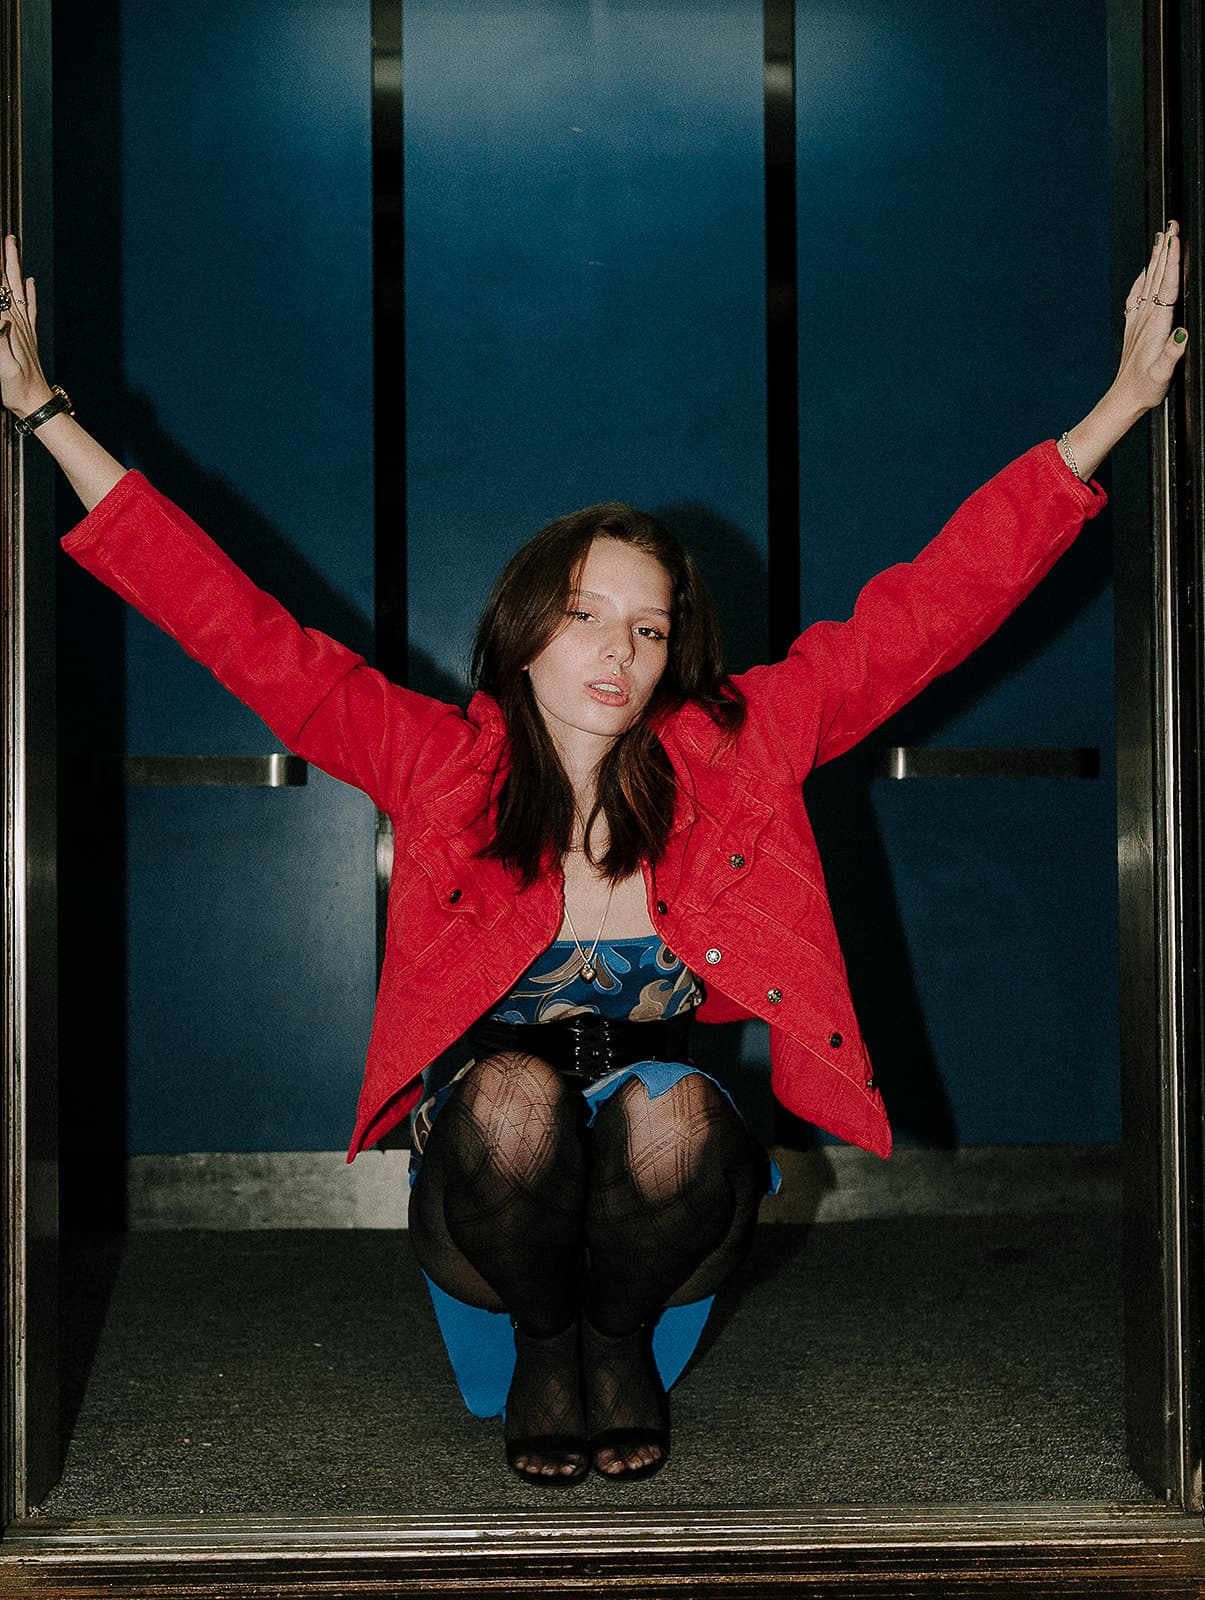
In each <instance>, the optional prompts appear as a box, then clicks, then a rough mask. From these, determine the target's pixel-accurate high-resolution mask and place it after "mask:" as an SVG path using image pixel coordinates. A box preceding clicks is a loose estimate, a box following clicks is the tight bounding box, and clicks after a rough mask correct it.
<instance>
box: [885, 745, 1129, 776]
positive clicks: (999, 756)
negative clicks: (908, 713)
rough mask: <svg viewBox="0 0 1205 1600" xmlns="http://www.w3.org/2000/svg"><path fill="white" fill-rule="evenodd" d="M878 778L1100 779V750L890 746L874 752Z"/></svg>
mask: <svg viewBox="0 0 1205 1600" xmlns="http://www.w3.org/2000/svg"><path fill="white" fill-rule="evenodd" d="M874 775H875V777H876V778H1099V777H1100V751H1099V750H1094V749H1090V748H1084V749H1066V750H1057V749H1037V748H1034V749H1018V750H950V749H944V748H940V747H936V746H933V745H913V746H909V745H898V744H897V745H889V746H888V747H887V748H886V749H884V750H879V751H877V752H876V754H875V762H874Z"/></svg>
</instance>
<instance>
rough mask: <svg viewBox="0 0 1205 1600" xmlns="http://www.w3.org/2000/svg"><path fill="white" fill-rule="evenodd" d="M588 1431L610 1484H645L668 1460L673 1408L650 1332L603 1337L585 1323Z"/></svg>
mask: <svg viewBox="0 0 1205 1600" xmlns="http://www.w3.org/2000/svg"><path fill="white" fill-rule="evenodd" d="M582 1364H583V1367H584V1370H585V1380H586V1430H587V1433H588V1434H589V1438H590V1451H591V1454H592V1456H593V1459H594V1466H595V1468H596V1469H597V1471H599V1472H600V1473H602V1474H603V1476H604V1477H607V1478H647V1477H649V1476H651V1474H652V1473H654V1472H656V1471H657V1470H658V1468H659V1467H661V1466H663V1465H664V1463H665V1458H666V1456H667V1455H668V1454H669V1405H668V1402H667V1401H666V1398H665V1390H664V1389H663V1388H662V1386H661V1379H660V1376H659V1375H658V1372H657V1366H656V1363H655V1361H654V1360H653V1351H652V1337H651V1333H650V1330H649V1329H647V1328H643V1327H641V1328H636V1329H634V1330H633V1331H632V1332H630V1333H621V1334H608V1333H601V1332H600V1331H599V1330H598V1329H597V1328H594V1327H592V1326H591V1325H590V1323H589V1322H588V1321H586V1319H585V1318H583V1319H582Z"/></svg>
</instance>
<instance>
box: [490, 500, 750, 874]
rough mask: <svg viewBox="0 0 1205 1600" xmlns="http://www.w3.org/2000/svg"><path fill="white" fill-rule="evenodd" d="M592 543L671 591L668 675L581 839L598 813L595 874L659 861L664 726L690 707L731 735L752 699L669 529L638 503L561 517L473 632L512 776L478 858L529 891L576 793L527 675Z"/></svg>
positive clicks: (560, 839) (604, 772)
mask: <svg viewBox="0 0 1205 1600" xmlns="http://www.w3.org/2000/svg"><path fill="white" fill-rule="evenodd" d="M595 539H618V540H619V541H620V542H621V543H623V544H630V545H633V546H635V548H636V549H638V550H643V551H644V552H645V554H646V555H650V556H652V557H653V558H654V560H656V561H659V562H660V564H661V565H662V567H664V569H665V571H666V574H667V575H668V577H669V580H670V592H671V594H672V597H673V598H672V600H671V611H672V625H671V627H670V634H669V645H668V653H667V660H666V667H665V671H664V673H663V674H662V676H661V680H660V682H659V683H658V685H657V687H656V689H655V690H654V692H653V695H652V698H651V699H650V701H649V703H648V705H647V706H646V707H645V710H644V714H643V716H642V717H641V718H640V720H639V721H638V722H636V723H635V724H634V725H633V726H632V727H631V728H629V729H628V730H627V732H626V733H623V734H621V735H620V737H619V738H618V739H616V740H615V742H614V744H613V745H612V746H611V748H610V749H609V750H608V751H607V754H606V755H605V756H604V757H603V760H602V763H601V764H600V766H599V771H598V791H597V798H596V800H595V804H594V809H593V810H592V811H591V813H590V816H589V817H588V818H587V824H586V837H587V839H588V838H589V835H590V827H591V825H592V824H593V823H594V821H595V820H596V818H597V817H598V816H599V814H600V813H601V814H602V815H603V816H604V817H605V818H606V823H607V831H608V834H609V836H610V842H609V844H608V847H607V852H606V854H605V855H604V856H603V858H602V860H601V861H596V862H595V865H596V866H598V867H599V868H601V870H602V871H603V872H605V873H606V875H607V876H608V877H609V878H610V879H612V880H613V881H618V880H619V879H621V878H626V877H627V876H629V874H631V873H633V872H635V871H636V870H637V868H638V867H639V865H640V863H641V861H642V860H646V859H647V860H650V861H656V860H657V859H658V857H659V856H660V855H661V853H662V851H663V850H664V849H665V843H666V840H667V839H668V837H669V830H670V827H671V825H672V823H673V819H674V795H675V788H674V773H673V768H672V767H671V766H670V762H669V757H668V756H667V755H666V753H665V748H664V746H663V745H662V743H661V741H660V739H659V738H658V737H657V733H656V728H657V725H658V722H659V720H660V718H661V717H663V716H664V715H665V714H666V713H667V712H670V711H673V710H676V709H677V708H678V707H679V706H681V705H683V704H685V703H686V702H687V701H692V702H694V703H695V704H697V705H700V706H702V707H703V708H704V709H705V710H706V711H707V712H708V714H709V715H710V716H711V718H712V720H713V721H714V722H715V723H716V724H717V725H718V726H719V727H720V728H722V729H724V731H725V732H727V733H729V734H733V733H735V732H736V731H737V730H738V729H739V728H740V727H741V725H742V723H743V722H744V719H745V698H744V696H743V695H742V694H741V691H740V690H739V689H738V688H737V687H736V685H735V684H734V683H733V682H732V680H731V679H730V678H729V677H728V674H727V673H726V672H725V671H724V663H723V655H722V650H721V645H720V629H719V622H718V620H717V618H716V614H715V607H714V606H713V604H712V601H711V596H710V595H709V594H708V592H707V588H706V585H705V584H704V582H703V579H702V576H701V574H700V572H699V569H698V568H697V567H696V565H695V563H694V561H693V560H692V559H691V557H690V556H689V554H688V553H687V551H686V550H685V549H684V548H683V546H682V545H681V543H680V542H679V541H678V540H677V539H676V538H674V536H673V534H671V533H670V532H669V531H668V530H667V529H665V528H663V527H662V526H661V524H660V523H659V522H657V521H656V520H655V519H654V518H653V517H651V516H649V515H648V513H647V512H644V511H637V510H636V509H635V507H634V506H628V505H623V504H620V503H614V504H607V505H600V506H589V507H587V508H586V509H585V510H584V511H574V512H571V513H570V514H569V515H568V516H565V517H558V518H557V520H556V521H555V522H550V523H549V524H548V526H547V527H546V528H541V530H540V531H539V533H537V534H535V535H534V537H532V538H531V539H529V540H528V541H527V543H526V544H525V545H523V546H522V548H521V549H519V550H517V551H516V552H515V554H514V555H513V556H512V557H511V559H510V561H508V562H507V564H506V566H505V568H504V569H503V571H502V573H501V575H500V576H499V578H498V581H497V582H496V583H495V584H494V588H493V592H492V593H491V595H490V597H489V599H488V600H487V601H486V605H485V610H484V611H483V612H482V614H481V621H480V623H479V624H478V626H477V638H476V642H475V644H474V647H473V667H472V674H473V682H474V684H475V685H476V687H477V688H479V689H483V690H485V692H486V693H487V694H491V695H493V697H494V698H495V700H497V702H498V704H499V705H500V706H501V708H502V713H503V716H504V717H505V719H506V729H507V734H508V736H509V740H510V757H511V766H510V772H509V774H508V776H507V779H506V781H505V782H504V784H503V785H502V788H501V791H500V792H499V796H498V813H497V822H496V825H495V829H494V837H493V839H492V840H491V842H490V843H489V844H488V845H487V846H486V848H485V850H484V851H483V852H482V853H483V854H484V855H486V856H489V857H492V858H494V859H495V860H499V861H503V862H505V863H506V865H507V866H508V867H510V868H511V870H512V871H513V872H514V873H515V874H516V875H517V877H518V878H519V880H520V882H521V883H522V884H523V886H524V887H525V888H526V887H529V886H530V885H531V884H533V883H534V882H535V881H536V879H537V878H538V877H539V876H540V874H541V872H542V871H544V870H545V869H546V868H547V867H548V865H549V863H550V860H554V859H559V858H560V857H561V856H562V855H563V854H564V853H565V851H566V850H568V848H569V845H570V843H571V840H572V836H573V821H574V815H573V790H572V788H571V786H570V783H569V779H568V778H567V777H566V775H565V771H564V768H563V767H562V766H561V763H560V760H559V758H558V756H557V753H556V748H555V746H554V745H553V742H552V739H551V738H550V736H549V734H548V730H547V729H546V728H545V726H544V722H543V718H542V717H541V715H540V711H539V707H538V706H537V705H536V702H535V696H534V695H533V693H532V688H531V681H530V678H529V677H528V674H527V673H526V672H524V670H523V668H524V667H525V666H527V664H528V663H529V662H530V661H532V660H533V659H534V658H535V657H536V656H537V655H539V653H540V651H541V650H542V649H543V648H544V646H545V645H546V644H547V643H548V641H549V640H550V639H551V638H552V637H553V636H554V635H555V634H556V633H557V632H559V630H560V629H561V628H563V627H564V625H565V615H566V608H567V604H568V599H569V591H570V588H571V586H572V584H573V582H574V581H575V579H576V576H577V574H578V572H579V571H580V569H581V564H582V562H583V561H584V560H585V558H586V554H587V552H588V551H589V549H590V546H591V544H592V543H593V542H594V540H595Z"/></svg>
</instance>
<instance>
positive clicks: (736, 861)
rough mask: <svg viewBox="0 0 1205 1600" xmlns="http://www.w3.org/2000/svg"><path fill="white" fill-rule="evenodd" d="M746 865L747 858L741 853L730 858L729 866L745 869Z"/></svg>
mask: <svg viewBox="0 0 1205 1600" xmlns="http://www.w3.org/2000/svg"><path fill="white" fill-rule="evenodd" d="M744 864H745V858H744V856H743V855H741V854H740V852H739V851H738V852H737V853H736V855H732V856H729V857H728V865H729V866H730V867H743V866H744Z"/></svg>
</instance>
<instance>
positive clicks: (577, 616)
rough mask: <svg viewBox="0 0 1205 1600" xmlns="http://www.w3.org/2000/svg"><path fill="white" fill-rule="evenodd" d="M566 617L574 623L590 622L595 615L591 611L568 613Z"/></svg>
mask: <svg viewBox="0 0 1205 1600" xmlns="http://www.w3.org/2000/svg"><path fill="white" fill-rule="evenodd" d="M565 615H566V616H567V617H568V618H570V620H571V621H573V622H589V621H590V619H591V617H592V615H593V613H592V612H590V611H566V613H565Z"/></svg>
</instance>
